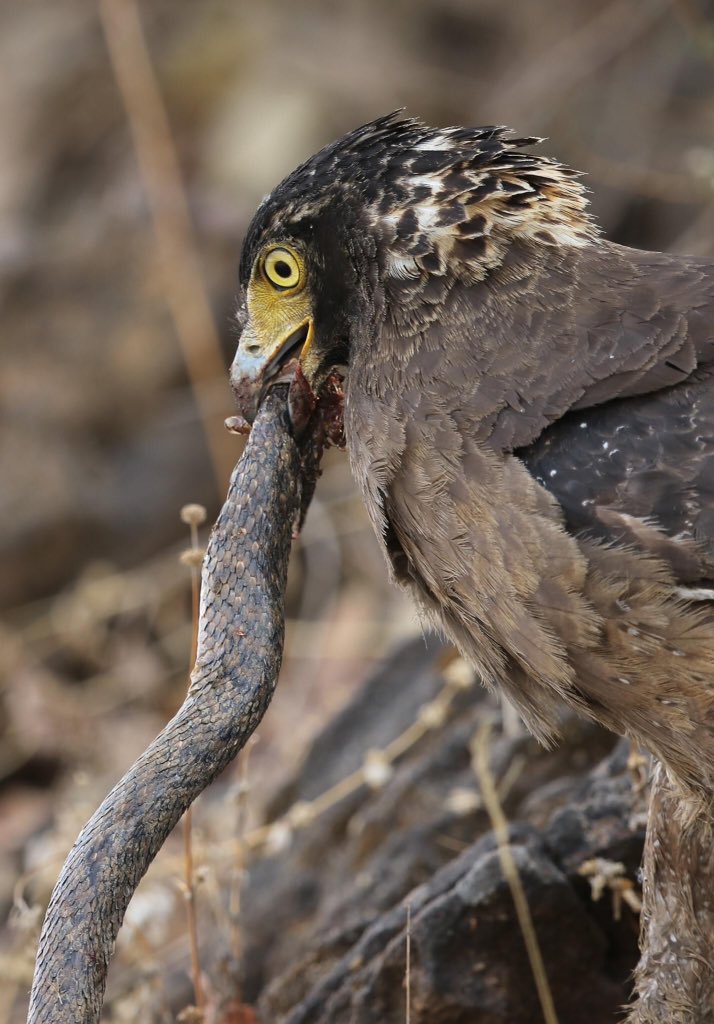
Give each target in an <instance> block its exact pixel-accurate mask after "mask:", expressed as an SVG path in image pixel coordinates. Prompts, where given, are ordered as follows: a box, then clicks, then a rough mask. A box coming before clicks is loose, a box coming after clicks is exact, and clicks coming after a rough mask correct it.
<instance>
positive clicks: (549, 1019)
mask: <svg viewBox="0 0 714 1024" xmlns="http://www.w3.org/2000/svg"><path fill="white" fill-rule="evenodd" d="M490 735H491V726H490V724H488V723H486V724H485V725H483V726H482V728H481V729H479V731H478V734H477V735H476V738H475V740H474V743H473V762H474V769H475V771H476V775H477V777H478V780H479V785H480V786H481V795H482V797H483V802H484V806H485V808H486V813H487V814H488V816H489V818H490V820H491V826H492V827H493V831H494V834H495V836H496V842H497V844H498V855H499V857H500V859H501V869H502V871H503V876H504V878H505V879H506V882H507V883H508V887H509V889H510V890H511V895H512V897H513V905H514V907H515V908H516V916H517V918H518V926H519V928H520V929H521V934H522V935H523V941H524V943H525V946H526V952H527V954H528V961H529V963H530V965H531V971H532V973H533V980H534V982H535V986H536V989H537V992H538V999H539V1000H540V1005H541V1009H542V1011H543V1020H544V1021H545V1024H558V1017H557V1014H556V1012H555V1004H554V1002H553V996H552V993H551V991H550V984H549V983H548V975H547V974H546V970H545V964H544V963H543V955H542V953H541V951H540V946H539V944H538V936H537V935H536V931H535V927H534V925H533V918H532V916H531V911H530V907H529V906H528V899H527V897H526V893H525V889H524V888H523V882H522V881H521V877H520V875H519V874H518V868H517V866H516V862H515V860H514V857H513V853H512V851H511V845H510V843H509V840H508V820H507V818H506V815H505V814H504V813H503V808H502V807H501V801H500V800H499V797H498V792H497V790H496V785H495V782H494V779H493V775H492V774H491V769H490V767H489V764H488V751H489V739H490Z"/></svg>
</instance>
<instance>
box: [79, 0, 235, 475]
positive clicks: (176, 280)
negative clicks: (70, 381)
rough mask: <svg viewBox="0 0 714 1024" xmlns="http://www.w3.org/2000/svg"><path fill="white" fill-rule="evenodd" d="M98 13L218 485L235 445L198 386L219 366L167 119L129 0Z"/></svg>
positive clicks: (218, 372)
mask: <svg viewBox="0 0 714 1024" xmlns="http://www.w3.org/2000/svg"><path fill="white" fill-rule="evenodd" d="M99 13H100V16H101V20H102V25H103V28H104V34H105V36H106V40H107V46H108V49H109V56H110V59H111V64H112V70H113V72H114V77H115V79H116V83H117V87H118V89H119V92H120V94H121V98H122V101H123V103H124V107H125V109H126V115H127V119H128V122H129V128H130V130H131V135H132V139H133V142H134V148H135V150H136V156H137V159H138V162H139V167H140V170H141V176H142V179H143V182H144V187H145V189H146V195H147V199H148V202H149V207H150V210H151V218H152V223H153V228H154V235H155V238H156V244H157V248H158V252H159V258H160V260H161V269H162V274H163V280H164V289H165V294H166V302H167V304H168V307H169V310H170V312H171V316H172V318H173V321H174V324H175V327H176V333H177V335H178V338H179V342H180V344H181V349H182V352H183V357H184V360H185V363H186V369H187V372H188V376H189V379H190V381H191V386H192V388H193V392H194V396H195V400H196V404H197V406H198V409H199V413H200V415H201V420H202V423H203V428H204V431H205V434H206V443H207V445H208V449H209V453H210V457H211V461H212V463H213V467H214V470H215V473H216V479H217V481H218V484H219V487H220V488H221V490H223V489H224V487H225V485H226V484H227V481H228V478H229V476H230V472H231V469H232V467H233V463H234V461H235V448H234V446H233V444H232V443H230V442H229V438H228V435H227V434H226V432H225V430H224V428H223V415H217V414H216V409H215V408H214V404H213V402H212V401H209V398H208V395H207V388H206V385H207V384H209V383H211V382H213V381H216V380H223V379H224V378H225V372H226V371H225V364H224V360H223V356H222V353H221V344H220V340H219V338H218V334H217V332H216V327H215V323H214V320H213V313H212V311H211V307H210V303H209V300H208V296H207V294H206V289H205V286H204V284H203V279H202V276H201V273H200V269H199V261H198V259H197V258H196V253H195V245H194V241H193V229H192V226H191V217H190V213H189V208H188V202H187V200H186V193H185V190H184V186H183V182H182V176H181V169H180V167H179V162H178V157H177V154H176V148H175V146H174V142H173V137H172V134H171V127H170V124H169V119H168V116H167V113H166V109H165V107H164V104H163V101H162V99H161V93H160V91H159V87H158V83H157V80H156V76H155V73H154V70H153V67H152V63H151V57H150V55H149V51H148V48H147V45H146V39H145V37H144V32H143V29H142V26H141V19H140V17H139V11H138V8H137V5H136V2H135V0H99ZM224 414H225V410H224Z"/></svg>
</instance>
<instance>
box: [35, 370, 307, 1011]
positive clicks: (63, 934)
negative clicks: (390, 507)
mask: <svg viewBox="0 0 714 1024" xmlns="http://www.w3.org/2000/svg"><path fill="white" fill-rule="evenodd" d="M305 471H306V467H305V464H304V461H303V459H301V452H300V450H299V448H298V445H297V443H296V442H295V441H294V440H293V438H292V436H291V432H290V429H289V426H288V418H287V413H286V391H285V389H284V388H283V389H277V388H276V389H274V391H273V392H272V393H271V394H269V395H268V397H267V398H266V400H265V401H264V403H263V406H262V409H261V412H260V413H259V415H258V418H257V419H256V422H255V424H254V426H253V430H252V433H251V435H250V438H249V440H248V443H247V445H246V448H245V451H244V453H243V456H242V458H241V459H240V461H239V463H238V465H237V466H236V469H235V470H234V472H233V476H232V478H231V483H230V488H229V492H228V497H227V499H226V503H225V505H224V506H223V509H222V511H221V514H220V516H219V518H218V521H217V523H216V525H215V526H214V528H213V531H212V533H211V537H210V540H209V544H208V550H207V552H206V557H205V559H204V563H203V577H202V586H201V613H200V629H199V640H198V657H197V659H196V665H195V668H194V671H193V673H192V676H191V686H190V689H189V692H188V695H187V697H186V700H185V701H184V703H183V705H182V706H181V708H180V710H179V711H178V713H177V714H176V716H175V717H174V718H173V719H172V720H171V721H170V722H169V723H168V725H167V726H166V728H165V729H164V730H163V731H162V732H161V733H160V734H159V736H157V738H156V739H155V740H154V742H153V743H152V744H151V746H149V747H148V749H147V750H146V751H145V752H144V753H143V754H142V755H141V757H140V758H139V759H138V761H136V763H135V764H134V766H133V767H132V768H131V769H130V771H129V772H128V773H127V774H126V775H125V776H124V778H123V779H122V780H121V782H119V783H118V785H116V786H115V787H114V789H113V790H112V791H111V793H110V794H109V796H107V798H106V799H105V800H104V802H103V803H102V805H101V807H100V808H99V809H98V810H97V811H96V813H95V814H94V815H93V816H92V818H91V819H90V821H89V822H88V823H87V825H86V826H85V827H84V828H83V830H82V832H81V833H80V835H79V838H78V839H77V842H76V843H75V845H74V847H73V848H72V850H71V851H70V854H69V856H68V857H67V860H66V862H65V865H64V867H63V869H62V873H61V875H60V878H59V881H58V882H57V884H56V886H55V888H54V891H53V893H52V897H51V899H50V904H49V907H48V910H47V915H46V917H45V921H44V925H43V928H42V934H41V936H40V944H39V950H38V954H37V962H36V966H35V977H34V982H33V986H32V995H31V999H30V1011H29V1017H28V1024H40V1022H47V1024H90V1022H94V1021H98V1020H99V1017H100V1013H101V1008H102V1001H103V997H104V989H105V985H106V975H107V968H108V966H109V959H110V957H111V954H112V951H113V947H114V940H115V939H116V935H117V932H118V931H119V927H120V925H121V923H122V920H123V918H124V913H125V911H126V908H127V906H128V904H129V900H130V899H131V897H132V895H133V894H134V891H135V889H136V887H137V885H138V884H139V881H140V879H141V878H142V876H143V875H144V873H145V872H146V870H147V868H148V867H149V865H150V864H151V862H152V860H153V859H154V857H155V856H156V854H157V852H158V850H159V849H160V847H161V846H162V844H163V842H164V840H165V839H166V837H167V836H168V835H169V833H170V832H171V830H172V829H173V828H174V826H175V825H176V823H177V822H178V820H179V819H180V817H181V815H182V814H183V813H184V811H185V810H186V808H187V807H188V806H189V805H190V804H191V803H192V801H193V800H195V799H196V797H197V796H198V795H199V793H201V792H202V791H203V790H204V789H205V788H206V786H208V785H209V783H210V782H212V781H213V779H214V778H215V777H216V776H217V775H218V774H219V773H220V772H221V771H223V769H224V768H225V767H226V765H228V764H229V762H230V761H232V760H233V758H234V757H235V756H236V754H237V753H238V751H239V750H240V749H241V748H242V747H243V745H244V744H245V742H246V740H247V739H248V737H249V736H250V735H251V733H252V732H253V731H254V729H255V728H256V727H257V725H258V723H259V722H260V720H261V718H262V716H263V714H264V712H265V710H266V708H267V706H268V704H269V702H270V699H271V697H272V695H273V691H274V689H275V684H276V681H277V677H278V672H279V670H280V663H281V660H282V650H283V636H284V608H283V601H284V592H285V583H286V577H287V566H288V556H289V554H290V540H291V533H292V527H293V524H294V522H295V520H296V517H297V515H298V514H299V512H300V504H301V494H302V495H304V494H305V487H303V486H302V480H303V474H304V473H305ZM307 489H308V491H309V484H308V488H307Z"/></svg>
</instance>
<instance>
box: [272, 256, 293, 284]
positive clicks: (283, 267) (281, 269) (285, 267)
mask: <svg viewBox="0 0 714 1024" xmlns="http://www.w3.org/2000/svg"><path fill="white" fill-rule="evenodd" d="M273 269H274V271H275V273H276V274H277V275H278V277H282V278H283V280H286V279H287V278H288V277H292V274H293V271H292V267H291V266H290V264H289V263H286V262H285V260H276V261H275V264H274V266H273Z"/></svg>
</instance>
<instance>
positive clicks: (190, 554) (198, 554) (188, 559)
mask: <svg viewBox="0 0 714 1024" xmlns="http://www.w3.org/2000/svg"><path fill="white" fill-rule="evenodd" d="M179 561H180V563H181V565H188V566H189V567H190V568H191V569H200V568H201V563H202V562H203V551H202V550H201V548H187V549H186V550H185V551H182V552H181V554H180V555H179Z"/></svg>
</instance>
